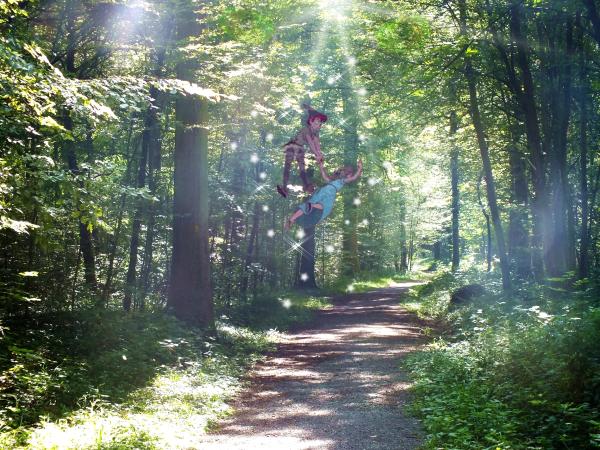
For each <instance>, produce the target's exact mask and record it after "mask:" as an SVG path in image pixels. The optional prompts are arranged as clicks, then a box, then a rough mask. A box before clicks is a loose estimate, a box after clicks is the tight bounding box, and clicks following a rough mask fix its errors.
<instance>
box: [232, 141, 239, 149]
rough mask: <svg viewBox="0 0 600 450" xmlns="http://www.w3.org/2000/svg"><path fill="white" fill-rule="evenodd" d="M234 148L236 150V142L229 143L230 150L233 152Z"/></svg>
mask: <svg viewBox="0 0 600 450" xmlns="http://www.w3.org/2000/svg"><path fill="white" fill-rule="evenodd" d="M236 148H238V144H237V142H232V143H231V150H235V149H236Z"/></svg>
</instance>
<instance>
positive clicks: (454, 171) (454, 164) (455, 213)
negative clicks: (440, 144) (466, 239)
mask: <svg viewBox="0 0 600 450" xmlns="http://www.w3.org/2000/svg"><path fill="white" fill-rule="evenodd" d="M457 130H458V119H457V118H456V111H452V112H451V113H450V141H451V145H452V150H451V153H450V174H451V184H452V272H456V271H457V270H458V266H459V264H460V236H459V228H458V219H459V212H460V211H459V207H460V206H459V192H458V147H457V145H456V142H455V138H456V132H457Z"/></svg>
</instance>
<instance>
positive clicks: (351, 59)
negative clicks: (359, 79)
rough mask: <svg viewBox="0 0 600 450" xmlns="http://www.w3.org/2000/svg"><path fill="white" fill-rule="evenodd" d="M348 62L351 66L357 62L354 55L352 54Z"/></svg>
mask: <svg viewBox="0 0 600 450" xmlns="http://www.w3.org/2000/svg"><path fill="white" fill-rule="evenodd" d="M348 64H349V65H351V66H353V65H354V64H356V58H355V57H354V56H351V57H350V58H348Z"/></svg>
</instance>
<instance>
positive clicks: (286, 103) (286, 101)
mask: <svg viewBox="0 0 600 450" xmlns="http://www.w3.org/2000/svg"><path fill="white" fill-rule="evenodd" d="M281 104H282V105H283V107H284V108H289V107H290V106H292V101H291V100H290V99H289V98H284V99H283V101H282V102H281Z"/></svg>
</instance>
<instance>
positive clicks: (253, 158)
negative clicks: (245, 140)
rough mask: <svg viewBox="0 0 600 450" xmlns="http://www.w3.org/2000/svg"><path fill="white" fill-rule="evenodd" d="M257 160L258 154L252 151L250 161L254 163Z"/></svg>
mask: <svg viewBox="0 0 600 450" xmlns="http://www.w3.org/2000/svg"><path fill="white" fill-rule="evenodd" d="M258 161H259V159H258V155H257V154H256V153H252V155H251V156H250V162H251V163H252V164H256V163H257V162H258Z"/></svg>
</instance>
